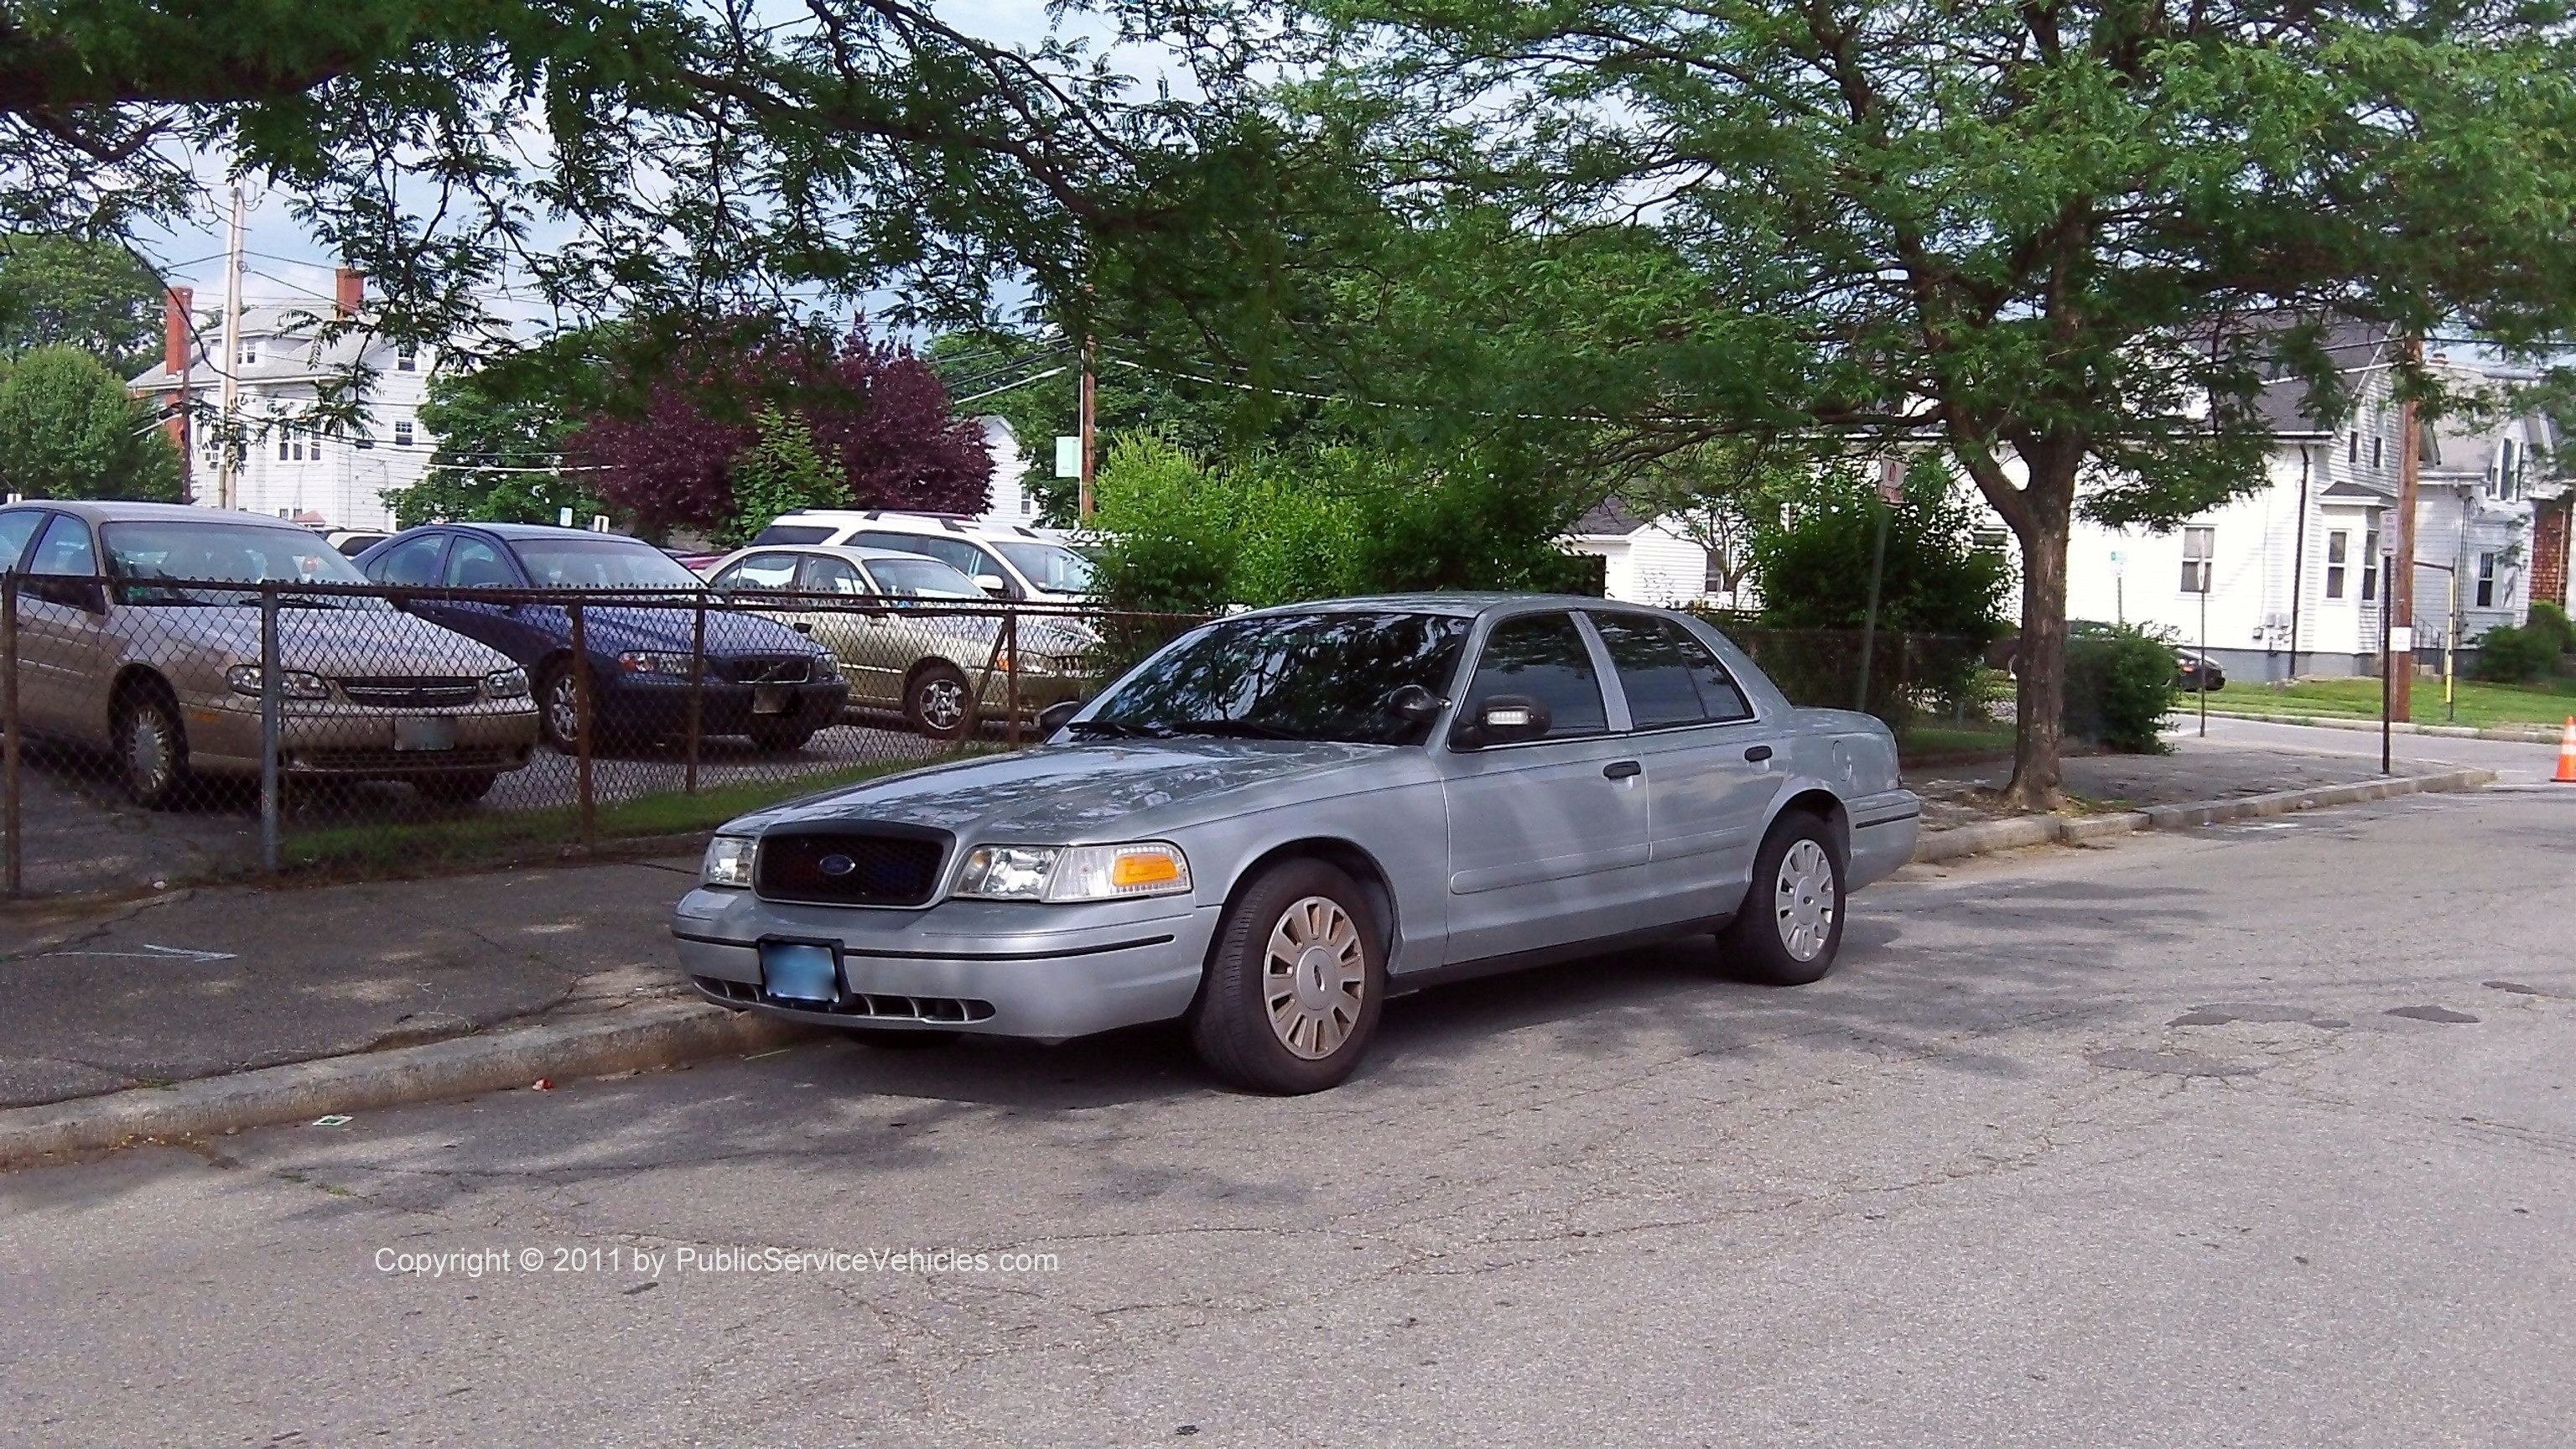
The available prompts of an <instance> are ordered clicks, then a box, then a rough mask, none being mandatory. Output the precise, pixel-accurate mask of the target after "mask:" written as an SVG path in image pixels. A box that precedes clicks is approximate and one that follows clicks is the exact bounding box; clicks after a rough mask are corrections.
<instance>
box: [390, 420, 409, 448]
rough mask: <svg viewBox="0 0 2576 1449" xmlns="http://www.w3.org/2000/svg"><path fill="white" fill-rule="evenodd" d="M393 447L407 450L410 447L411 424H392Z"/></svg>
mask: <svg viewBox="0 0 2576 1449" xmlns="http://www.w3.org/2000/svg"><path fill="white" fill-rule="evenodd" d="M394 446H395V447H397V448H408V447H410V446H411V424H409V423H396V424H394Z"/></svg>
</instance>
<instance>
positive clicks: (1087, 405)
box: [1073, 332, 1099, 523]
mask: <svg viewBox="0 0 2576 1449" xmlns="http://www.w3.org/2000/svg"><path fill="white" fill-rule="evenodd" d="M1098 350H1099V349H1098V347H1097V345H1096V344H1095V343H1094V342H1093V340H1092V337H1091V334H1090V333H1088V332H1086V333H1084V334H1083V335H1082V482H1081V483H1080V485H1079V486H1078V487H1077V489H1076V491H1075V493H1074V509H1073V511H1074V513H1075V514H1076V515H1077V516H1079V517H1080V518H1081V520H1082V521H1083V522H1084V523H1089V522H1090V521H1091V513H1092V510H1093V509H1094V508H1096V507H1097V506H1098V505H1099V499H1098V497H1097V496H1096V495H1094V494H1093V492H1092V488H1091V480H1092V477H1093V470H1094V469H1095V468H1097V467H1098V466H1099V465H1098V462H1097V460H1096V459H1095V457H1094V454H1095V453H1096V452H1097V451H1098V448H1097V445H1096V444H1095V442H1094V441H1093V438H1092V431H1091V430H1092V424H1093V418H1094V414H1095V413H1096V412H1097V409H1098V378H1097V377H1096V376H1095V372H1096V369H1095V366H1094V364H1095V361H1096V357H1097V353H1098Z"/></svg>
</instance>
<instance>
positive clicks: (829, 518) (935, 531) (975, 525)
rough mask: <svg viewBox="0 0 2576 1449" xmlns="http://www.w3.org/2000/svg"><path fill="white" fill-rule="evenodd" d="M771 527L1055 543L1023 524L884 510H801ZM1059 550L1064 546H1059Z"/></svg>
mask: <svg viewBox="0 0 2576 1449" xmlns="http://www.w3.org/2000/svg"><path fill="white" fill-rule="evenodd" d="M770 523H771V525H773V526H775V525H777V524H781V523H785V524H790V525H793V524H797V523H828V524H831V525H832V526H833V527H835V528H847V527H851V526H853V525H857V524H868V525H871V526H874V527H877V528H881V529H884V530H886V531H888V532H890V533H918V534H923V535H929V536H938V535H946V536H948V537H952V538H996V539H1006V540H1007V539H1021V540H1026V541H1029V542H1033V543H1054V542H1055V540H1053V539H1051V538H1048V537H1046V536H1045V535H1043V534H1040V533H1038V532H1036V531H1034V530H1032V529H1030V528H1028V527H1027V526H1026V525H1023V524H1017V523H987V522H982V521H979V520H977V519H975V518H972V517H970V516H968V515H966V514H962V513H902V512H897V511H894V510H892V509H883V508H865V509H862V508H799V509H796V510H794V511H793V512H789V513H782V514H780V515H778V516H777V517H776V518H773V519H771V520H770ZM1057 546H1058V547H1062V546H1063V545H1061V544H1058V545H1057Z"/></svg>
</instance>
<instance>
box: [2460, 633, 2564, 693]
mask: <svg viewBox="0 0 2576 1449" xmlns="http://www.w3.org/2000/svg"><path fill="white" fill-rule="evenodd" d="M2558 655H2559V650H2558V640H2557V639H2556V637H2554V636H2553V635H2552V634H2551V633H2550V631H2549V630H2548V629H2547V628H2546V627H2545V626H2540V625H2535V626H2533V627H2531V628H2526V629H2517V628H2515V627H2513V626H2512V625H2511V624H2499V625H2497V626H2496V627H2494V628H2492V629H2489V630H2488V631H2486V633H2484V634H2482V635H2480V636H2478V662H2477V664H2476V666H2475V667H2473V668H2472V669H2471V670H2470V671H2469V672H2470V674H2471V675H2473V676H2474V677H2476V678H2478V679H2482V680H2484V681H2486V682H2487V683H2489V684H2531V683H2534V682H2535V681H2537V680H2539V679H2541V678H2543V677H2544V676H2546V675H2548V674H2549V673H2550V672H2551V671H2553V670H2555V669H2556V668H2557V667H2558Z"/></svg>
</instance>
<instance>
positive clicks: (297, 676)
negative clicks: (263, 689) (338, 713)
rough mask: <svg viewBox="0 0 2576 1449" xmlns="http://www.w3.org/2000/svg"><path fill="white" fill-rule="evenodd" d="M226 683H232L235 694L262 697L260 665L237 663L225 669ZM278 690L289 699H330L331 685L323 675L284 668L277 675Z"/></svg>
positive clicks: (255, 697) (253, 697) (254, 697)
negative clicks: (325, 680)
mask: <svg viewBox="0 0 2576 1449" xmlns="http://www.w3.org/2000/svg"><path fill="white" fill-rule="evenodd" d="M224 683H226V684H228V685H231V686H232V690H233V693H235V694H241V695H248V696H249V697H250V698H252V699H257V698H259V697H260V677H259V666H258V665H256V664H236V665H234V666H233V667H232V668H230V669H227V670H225V671H224ZM277 692H278V694H279V695H281V696H282V697H284V698H287V699H329V698H330V697H331V686H330V685H329V684H327V683H325V682H323V679H322V676H321V675H318V674H307V673H305V672H304V671H303V670H301V669H282V670H279V671H278V675H277Z"/></svg>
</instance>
